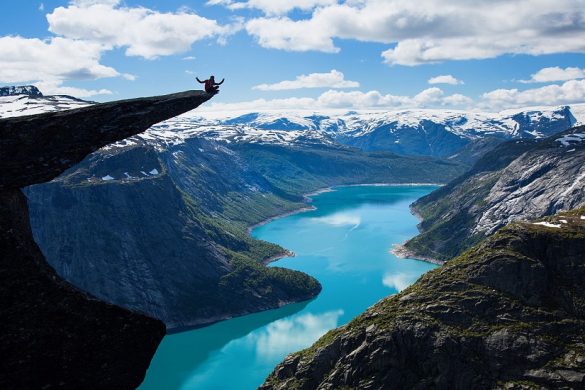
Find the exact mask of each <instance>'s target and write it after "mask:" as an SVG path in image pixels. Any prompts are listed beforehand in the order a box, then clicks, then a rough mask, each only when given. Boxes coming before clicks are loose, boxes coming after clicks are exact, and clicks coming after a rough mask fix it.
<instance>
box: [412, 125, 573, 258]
mask: <svg viewBox="0 0 585 390" xmlns="http://www.w3.org/2000/svg"><path fill="white" fill-rule="evenodd" d="M584 186H585V126H578V127H574V128H572V129H570V130H567V131H565V132H562V133H560V134H558V135H553V136H552V137H549V138H546V139H544V140H540V141H513V142H509V143H504V144H501V145H500V146H498V147H497V148H496V149H494V150H493V151H492V152H490V153H488V154H486V155H485V156H484V157H483V158H482V159H480V160H479V161H478V162H477V164H476V165H475V166H474V167H473V168H472V170H471V171H469V172H468V173H466V174H465V175H463V176H461V177H460V178H458V179H456V180H454V181H453V182H451V183H450V184H448V185H446V186H445V187H443V188H441V189H439V190H437V191H435V192H433V193H431V194H430V195H428V196H425V197H423V198H421V199H419V200H418V201H416V202H415V203H414V204H413V208H414V209H415V210H416V211H417V212H418V213H419V214H420V216H421V217H422V218H423V222H422V223H421V225H420V227H421V230H422V233H421V234H420V235H419V236H417V237H415V238H413V239H412V240H410V241H409V242H407V243H406V248H407V249H408V250H410V251H411V253H413V254H414V255H416V256H422V257H430V258H435V259H439V260H447V259H449V258H450V257H452V256H455V255H458V254H459V253H462V251H464V250H465V249H468V248H469V247H470V246H472V245H473V244H475V243H477V242H479V241H480V240H482V239H483V238H485V237H486V236H489V235H491V234H493V233H495V232H496V231H497V230H498V229H500V228H502V227H503V226H505V225H507V224H508V223H510V222H513V221H516V220H522V219H532V218H538V217H542V216H546V215H551V214H554V213H556V212H558V211H561V210H569V209H572V208H575V207H578V206H580V205H582V204H583V203H584V202H585V192H584V191H583V187H584Z"/></svg>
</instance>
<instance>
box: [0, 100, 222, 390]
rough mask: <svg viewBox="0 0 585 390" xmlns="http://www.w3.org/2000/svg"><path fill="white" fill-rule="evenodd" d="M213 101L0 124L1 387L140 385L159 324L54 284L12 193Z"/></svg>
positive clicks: (137, 104)
mask: <svg viewBox="0 0 585 390" xmlns="http://www.w3.org/2000/svg"><path fill="white" fill-rule="evenodd" d="M210 97H211V96H209V95H206V94H201V93H198V92H185V93H181V94H174V95H167V96H161V97H158V98H144V99H134V100H132V101H123V102H119V106H117V103H115V102H113V103H109V104H107V105H97V106H94V107H92V108H90V109H83V110H72V111H68V112H63V113H61V114H59V115H53V114H43V115H38V116H28V117H23V118H20V119H1V120H0V154H1V155H2V156H3V159H2V162H1V165H0V169H1V170H2V180H1V183H2V184H1V189H0V247H1V248H2V251H1V255H0V259H1V263H0V297H1V298H2V299H0V316H1V318H2V321H1V324H0V354H1V355H2V360H1V362H0V387H1V388H6V389H31V388H70V389H76V388H104V389H106V388H108V389H109V388H116V389H133V388H136V387H137V386H138V385H139V384H140V383H141V381H142V379H143V378H144V375H145V372H146V369H147V367H148V365H149V363H150V359H151V357H152V355H153V354H154V351H155V350H156V347H157V346H158V344H159V342H160V340H161V339H162V337H163V336H164V333H165V327H164V324H163V323H162V322H160V321H158V320H155V319H152V318H149V317H147V316H145V315H142V314H138V313H133V312H130V311H128V310H125V309H122V308H120V307H116V306H113V305H110V304H107V303H105V302H102V301H99V300H97V299H95V298H94V297H92V296H90V295H88V294H86V293H85V292H83V291H81V290H78V289H76V288H75V287H73V286H71V285H70V284H69V283H67V282H65V281H64V280H63V279H62V278H60V277H59V276H58V275H57V274H56V273H55V271H54V270H53V269H52V268H51V267H50V266H49V265H48V264H47V263H46V261H45V259H44V258H43V255H42V253H41V251H40V250H39V247H38V246H37V244H36V243H35V242H34V240H33V236H32V232H31V228H30V224H29V218H28V210H27V201H26V198H25V197H24V195H23V194H22V192H21V190H20V189H19V188H20V187H22V186H25V185H28V184H32V183H37V182H40V181H42V180H50V179H51V178H52V177H54V176H55V175H57V174H59V173H60V171H63V170H65V169H66V168H68V167H69V166H71V165H74V164H75V163H76V162H78V161H79V160H80V159H82V158H83V157H84V154H87V153H90V152H91V151H93V150H96V149H98V148H100V147H102V146H104V145H106V144H108V143H110V142H114V141H117V140H120V139H122V138H124V137H127V136H129V135H132V134H136V133H138V132H140V131H143V130H145V129H146V128H148V127H149V126H150V125H152V124H153V123H155V122H157V121H160V120H161V119H166V118H169V117H171V116H173V115H177V114H179V113H181V112H184V111H186V110H190V109H193V108H195V107H197V106H199V105H200V104H202V103H203V102H205V101H206V100H208V99H209V98H210ZM120 108H123V109H124V115H123V116H122V117H121V118H120V120H125V121H128V122H131V123H133V124H134V126H123V127H120V125H121V124H120V122H117V121H116V120H115V119H112V118H111V116H110V114H111V111H114V112H116V111H117V110H118V109H120ZM110 110H111V111H110ZM80 119H81V120H80ZM57 124H59V126H57ZM52 125H53V126H52ZM47 131H48V132H50V134H46V132H47ZM36 137H39V138H38V139H37V138H36ZM64 139H66V140H69V141H68V142H62V140H64ZM39 142H42V144H41V145H39ZM16 155H18V156H16ZM6 156H10V157H15V158H16V160H12V159H8V158H6ZM48 156H50V158H47V157H48ZM39 161H40V163H39ZM18 164H22V166H20V169H18V168H19V167H18ZM32 167H34V168H32Z"/></svg>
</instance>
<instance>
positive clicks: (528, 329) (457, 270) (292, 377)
mask: <svg viewBox="0 0 585 390" xmlns="http://www.w3.org/2000/svg"><path fill="white" fill-rule="evenodd" d="M583 253H585V209H580V210H575V211H572V212H565V213H561V214H559V215H556V216H555V217H549V218H547V219H546V220H545V221H541V222H536V223H528V222H522V223H520V222H516V223H513V224H511V225H510V226H509V227H507V228H505V229H502V230H500V232H498V233H497V234H495V235H494V236H492V237H491V238H488V239H487V240H485V241H484V242H482V243H481V244H479V245H477V246H476V247H474V248H473V249H472V250H470V251H468V252H466V253H465V254H463V255H461V256H460V257H457V258H455V259H453V260H450V261H449V262H447V263H446V265H444V266H443V267H441V268H437V269H435V270H433V271H431V272H429V273H427V274H426V275H424V276H423V277H422V278H421V279H419V281H417V282H416V283H415V284H414V285H412V286H411V287H409V288H407V289H406V290H404V291H403V292H401V293H400V294H398V295H395V296H392V297H389V298H386V299H384V300H382V301H380V302H379V303H377V304H375V305H374V306H372V307H371V308H369V309H368V310H367V311H366V312H365V313H364V314H362V315H360V316H359V317H357V318H356V319H354V320H353V321H352V322H350V323H349V324H347V325H345V326H342V327H340V328H338V329H335V330H333V331H331V332H329V333H327V334H326V335H325V336H323V337H322V338H321V339H320V340H319V341H317V343H316V344H314V345H313V346H312V347H310V348H308V349H306V350H304V351H300V352H298V353H295V354H292V355H289V356H288V357H287V358H286V359H285V360H284V362H283V363H281V364H280V365H278V366H277V367H276V369H275V370H274V371H273V373H272V374H271V375H270V376H269V377H268V379H267V380H266V382H265V383H264V385H263V386H261V387H260V388H261V389H263V390H268V389H428V388H437V389H495V388H497V389H528V388H531V389H532V388H534V389H544V388H546V389H549V388H565V389H581V388H584V387H585V364H584V362H585V341H584V339H583V334H585V294H584V291H583V289H582V286H583V284H584V283H585V267H584V266H583V264H584V258H583Z"/></svg>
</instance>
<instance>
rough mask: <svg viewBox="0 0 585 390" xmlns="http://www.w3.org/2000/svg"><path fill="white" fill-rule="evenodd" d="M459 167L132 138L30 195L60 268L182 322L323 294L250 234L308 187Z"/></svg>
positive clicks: (325, 151) (378, 156)
mask: <svg viewBox="0 0 585 390" xmlns="http://www.w3.org/2000/svg"><path fill="white" fill-rule="evenodd" d="M143 137H144V138H146V137H147V135H144V136H143ZM158 141H160V140H158ZM158 141H157V140H155V142H158ZM422 167H425V169H422ZM389 168H390V169H389ZM460 169H461V168H460V167H459V166H457V165H454V164H449V163H444V162H441V161H437V160H434V159H424V158H408V157H398V156H396V155H393V154H390V153H371V154H370V153H365V152H361V151H358V150H349V149H347V148H339V147H312V146H303V147H300V146H296V147H285V146H279V145H250V144H239V145H233V144H226V143H223V142H213V141H209V140H205V139H201V138H192V139H188V140H186V141H185V142H183V143H177V144H173V145H164V146H163V145H161V144H160V143H155V145H152V144H151V143H146V142H143V141H141V140H139V139H138V137H134V138H131V139H128V140H127V141H126V142H125V143H124V145H122V144H119V145H115V146H111V147H108V148H104V149H102V150H100V151H97V152H95V153H93V154H91V155H90V156H88V157H87V158H86V159H85V160H84V161H82V162H81V163H80V164H77V165H76V166H75V167H74V168H72V169H71V170H69V171H67V172H66V173H65V174H63V175H61V176H60V177H59V178H57V179H55V180H53V181H52V182H50V183H45V184H42V185H37V186H33V187H29V188H27V190H26V194H27V196H28V197H29V206H30V213H31V224H32V226H33V232H34V235H35V239H36V240H37V242H38V243H39V245H40V247H41V249H42V250H43V253H44V254H45V256H46V257H47V259H48V261H49V263H50V264H51V265H52V266H53V267H54V268H55V269H56V270H57V272H58V273H59V275H61V276H62V277H64V278H65V279H66V280H68V281H70V282H71V283H73V284H74V285H76V286H78V287H80V288H82V289H84V290H86V291H89V292H91V293H92V294H93V295H95V296H97V297H99V298H101V299H104V300H106V301H108V302H111V303H115V304H117V305H120V306H123V307H127V308H130V309H134V310H139V311H142V312H144V313H147V314H149V315H151V316H153V317H155V318H158V319H161V320H163V321H164V322H165V323H166V325H167V327H169V328H176V327H183V326H194V325H203V324H207V323H210V322H214V321H217V320H220V319H227V318H231V317H234V316H237V315H242V314H247V313H251V312H257V311H259V310H265V309H270V308H275V307H279V306H281V305H283V304H285V303H288V302H293V301H299V300H303V299H307V298H310V297H312V296H314V295H315V294H316V293H317V292H318V291H319V287H318V284H317V282H316V281H314V279H312V278H309V277H308V276H306V275H303V274H301V273H298V272H293V271H291V270H285V269H280V268H277V267H270V268H266V267H264V266H263V265H262V264H261V263H260V261H262V260H267V259H269V258H271V257H273V256H275V255H279V254H282V253H283V252H284V249H283V248H279V247H277V246H276V245H273V244H269V243H266V242H263V241H258V240H255V239H253V238H251V237H250V236H249V235H248V234H247V227H248V226H250V225H252V224H255V223H258V222H260V221H262V220H263V219H265V218H268V217H271V216H273V215H275V214H280V213H282V212H283V211H289V210H292V209H295V208H299V207H303V206H305V204H303V203H302V200H303V196H302V194H303V193H306V192H309V191H314V190H315V189H318V188H322V187H326V186H329V185H332V184H343V183H360V182H363V181H366V182H388V181H390V182H401V181H402V182H409V181H419V182H424V181H432V180H434V179H437V180H438V179H445V180H446V179H447V178H449V177H453V176H454V175H455V174H456V173H457V172H460ZM63 219H65V220H67V221H68V223H67V224H63V223H62V221H63ZM93 270H99V272H94V271H93ZM119 275H123V277H119Z"/></svg>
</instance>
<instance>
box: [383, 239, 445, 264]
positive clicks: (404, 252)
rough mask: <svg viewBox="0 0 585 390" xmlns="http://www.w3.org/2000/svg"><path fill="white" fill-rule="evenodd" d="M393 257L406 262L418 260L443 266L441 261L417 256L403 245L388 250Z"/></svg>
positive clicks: (395, 245) (396, 245)
mask: <svg viewBox="0 0 585 390" xmlns="http://www.w3.org/2000/svg"><path fill="white" fill-rule="evenodd" d="M389 252H390V253H392V254H393V255H394V256H396V257H398V258H399V259H408V260H418V261H424V262H427V263H431V264H435V265H444V264H445V262H444V261H441V260H437V259H434V258H432V257H428V256H419V255H417V254H416V253H414V252H412V251H411V250H409V249H407V248H406V247H405V246H404V244H394V247H393V248H392V249H390V250H389Z"/></svg>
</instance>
